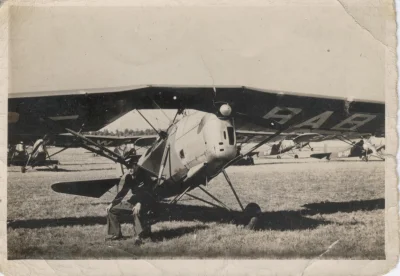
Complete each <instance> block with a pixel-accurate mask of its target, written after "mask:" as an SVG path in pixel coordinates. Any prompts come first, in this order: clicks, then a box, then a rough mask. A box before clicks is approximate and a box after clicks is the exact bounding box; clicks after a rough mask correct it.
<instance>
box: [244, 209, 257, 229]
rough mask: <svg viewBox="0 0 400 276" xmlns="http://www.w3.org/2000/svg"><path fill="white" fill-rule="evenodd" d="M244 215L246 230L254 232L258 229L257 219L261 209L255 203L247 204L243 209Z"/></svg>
mask: <svg viewBox="0 0 400 276" xmlns="http://www.w3.org/2000/svg"><path fill="white" fill-rule="evenodd" d="M244 214H245V217H246V218H247V219H246V226H245V228H246V229H250V230H256V229H257V227H258V224H259V223H258V222H259V217H260V214H261V208H260V206H259V205H258V204H257V203H254V202H252V203H249V204H247V206H246V208H244Z"/></svg>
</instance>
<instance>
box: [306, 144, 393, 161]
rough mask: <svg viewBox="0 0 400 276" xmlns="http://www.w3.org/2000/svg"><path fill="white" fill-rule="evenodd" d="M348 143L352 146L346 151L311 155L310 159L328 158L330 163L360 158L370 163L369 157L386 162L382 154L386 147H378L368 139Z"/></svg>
mask: <svg viewBox="0 0 400 276" xmlns="http://www.w3.org/2000/svg"><path fill="white" fill-rule="evenodd" d="M347 143H348V144H350V145H351V147H350V148H348V149H346V150H343V151H337V152H328V153H315V154H311V155H310V157H312V158H318V159H324V158H326V159H327V160H329V161H330V160H337V159H341V158H351V157H358V158H360V159H361V160H363V161H366V162H368V160H369V157H376V158H378V159H379V160H382V161H383V160H385V158H384V156H383V155H382V154H381V152H382V151H384V150H385V145H379V146H378V147H376V146H375V145H373V144H372V143H371V142H370V141H368V140H366V139H361V140H359V141H358V142H352V141H350V142H347Z"/></svg>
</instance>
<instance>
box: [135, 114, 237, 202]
mask: <svg viewBox="0 0 400 276" xmlns="http://www.w3.org/2000/svg"><path fill="white" fill-rule="evenodd" d="M167 134H168V135H167V138H165V139H161V138H160V139H158V140H157V141H156V142H155V143H154V144H153V146H152V147H151V148H149V149H148V151H147V152H146V153H145V154H144V155H142V157H141V158H140V159H139V162H138V164H139V165H140V166H141V167H143V168H144V169H146V170H149V171H151V172H153V173H154V174H155V175H159V173H160V168H161V167H162V168H161V171H162V172H161V175H162V176H163V181H162V183H161V184H160V185H159V186H160V187H158V192H159V193H160V194H162V197H168V196H172V195H175V194H179V193H180V192H182V191H183V190H184V189H186V188H187V187H188V186H193V187H196V186H198V185H200V184H205V182H206V181H207V180H210V179H211V177H212V176H214V175H215V174H216V173H218V172H219V170H220V168H221V167H222V166H223V165H224V164H226V163H227V162H228V161H230V160H231V159H233V158H234V157H235V156H236V155H237V146H236V135H235V129H234V126H233V124H232V122H231V121H230V120H229V119H227V118H219V117H217V116H216V115H214V114H211V113H205V112H196V113H194V114H191V115H188V116H185V117H183V118H182V119H181V120H180V121H179V122H177V123H175V124H173V125H171V126H170V127H169V129H168V131H167ZM163 164H164V165H163Z"/></svg>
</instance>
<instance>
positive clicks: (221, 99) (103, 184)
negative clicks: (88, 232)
mask: <svg viewBox="0 0 400 276" xmlns="http://www.w3.org/2000/svg"><path fill="white" fill-rule="evenodd" d="M8 106H9V110H8V111H9V114H11V117H12V118H14V120H12V122H10V123H9V140H15V139H17V140H18V139H19V138H20V136H21V135H26V134H29V135H30V136H35V135H37V136H38V137H40V135H42V134H43V133H49V134H50V133H51V134H53V135H54V134H59V133H69V134H71V135H72V136H74V137H75V138H76V139H77V140H80V141H81V145H82V147H83V148H85V149H87V150H90V151H92V152H94V153H97V154H99V155H102V156H104V157H107V158H109V159H111V160H113V161H115V162H118V163H120V164H122V165H124V166H126V167H130V166H131V164H132V163H130V162H131V161H130V160H126V159H125V158H124V157H123V156H121V155H119V154H118V153H115V152H114V151H112V150H110V149H108V148H107V147H104V146H103V145H101V144H99V143H96V141H94V140H92V139H90V138H88V137H85V136H84V135H82V134H81V133H80V131H94V130H98V129H100V128H102V127H104V126H106V125H108V124H109V123H111V122H113V121H114V120H116V119H118V118H120V117H121V116H123V115H124V114H126V113H127V112H129V111H131V110H136V111H137V112H138V113H139V114H141V113H140V110H142V109H154V108H157V109H176V110H177V115H178V114H182V112H183V110H185V109H193V110H197V111H198V112H195V113H193V114H190V115H187V116H184V117H183V118H182V119H180V120H176V116H175V118H174V119H171V123H170V125H169V127H168V128H167V129H165V130H162V131H157V130H156V131H157V134H158V135H157V139H156V141H155V142H154V143H153V145H152V146H151V147H150V148H149V149H148V150H147V151H146V153H145V154H143V155H142V156H141V157H140V159H139V160H137V164H138V165H139V167H140V168H141V170H142V171H144V172H145V173H148V174H149V175H150V176H151V177H152V178H153V179H154V181H152V182H151V183H144V185H146V186H151V187H150V188H151V190H152V191H153V195H154V197H156V198H158V199H159V200H165V199H168V200H169V202H170V203H171V204H174V203H176V202H178V201H179V200H180V199H181V198H182V197H184V196H189V197H192V198H194V199H197V200H200V201H203V202H205V203H207V204H210V205H212V206H215V207H217V208H226V209H228V210H232V209H231V207H228V206H226V205H225V204H224V203H223V202H221V201H220V200H219V199H217V198H216V197H215V196H213V195H212V194H211V193H210V192H209V191H207V189H206V187H207V184H208V183H209V182H210V181H211V180H212V179H213V178H214V177H216V176H217V175H219V174H222V175H223V176H224V177H225V179H226V182H227V184H228V185H229V187H230V188H231V190H232V192H233V195H234V196H235V198H236V199H237V201H238V204H239V206H240V209H241V210H243V211H244V212H243V213H244V214H246V218H247V219H246V222H245V223H246V224H248V225H249V226H250V227H251V228H253V227H254V226H255V225H256V221H257V214H259V213H260V208H259V206H258V205H257V204H255V203H250V204H248V205H247V206H246V207H244V206H243V205H242V202H241V200H240V199H239V195H238V194H237V193H236V191H235V189H234V186H233V183H232V181H231V179H230V178H229V176H228V174H227V172H226V169H227V168H228V167H229V166H231V165H232V164H234V163H235V162H237V161H238V160H241V159H242V158H243V157H246V156H249V155H251V154H253V153H254V152H255V151H256V150H257V149H259V148H260V147H261V146H262V145H264V144H266V143H271V142H273V141H277V140H279V139H281V137H282V135H283V134H284V133H296V134H298V135H299V134H302V133H316V134H319V135H325V136H329V135H335V136H336V137H337V136H344V137H345V136H346V135H357V134H361V133H363V134H364V133H369V134H371V135H380V136H383V135H384V123H385V117H384V115H385V105H384V103H383V102H369V101H363V100H355V99H342V98H333V97H330V96H325V95H320V96H310V95H302V94H295V93H286V92H277V91H265V90H258V89H252V88H248V87H219V88H215V87H197V88H190V87H154V86H148V87H141V88H124V89H109V90H84V91H82V90H77V91H61V92H51V91H50V92H43V93H29V94H13V98H10V99H9V105H8ZM143 118H144V119H146V118H145V117H144V116H143ZM134 124H135V122H132V126H134ZM238 131H256V132H257V131H258V132H259V131H263V132H266V133H270V134H269V135H263V138H262V139H261V140H260V141H259V142H258V143H256V144H255V145H254V146H253V147H251V148H249V149H247V150H246V151H244V152H240V153H238V148H237V146H238V145H237V132H238ZM118 181H119V179H118V178H116V179H106V180H104V179H103V180H91V181H78V182H63V183H56V184H53V185H52V189H53V190H54V191H56V192H61V193H67V194H73V195H81V196H90V197H101V196H102V195H103V194H104V193H106V192H107V191H108V190H109V189H111V188H112V187H113V186H115V185H116V184H117V183H118ZM196 188H198V189H200V190H202V191H203V192H204V193H205V195H207V196H209V197H210V198H211V199H212V200H213V201H208V200H206V199H204V198H200V197H198V196H195V195H193V194H191V193H190V192H191V190H193V189H196Z"/></svg>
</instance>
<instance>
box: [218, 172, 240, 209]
mask: <svg viewBox="0 0 400 276" xmlns="http://www.w3.org/2000/svg"><path fill="white" fill-rule="evenodd" d="M222 173H223V174H224V176H225V179H226V182H228V184H229V187H230V188H231V190H232V193H233V195H234V196H235V197H236V200H237V202H238V203H239V205H240V209H242V211H244V208H243V205H242V202H241V201H240V199H239V196H238V195H237V193H236V191H235V188H233V185H232V182H231V180H230V179H229V176H228V174H227V173H226V171H225V170H222Z"/></svg>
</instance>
